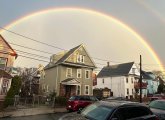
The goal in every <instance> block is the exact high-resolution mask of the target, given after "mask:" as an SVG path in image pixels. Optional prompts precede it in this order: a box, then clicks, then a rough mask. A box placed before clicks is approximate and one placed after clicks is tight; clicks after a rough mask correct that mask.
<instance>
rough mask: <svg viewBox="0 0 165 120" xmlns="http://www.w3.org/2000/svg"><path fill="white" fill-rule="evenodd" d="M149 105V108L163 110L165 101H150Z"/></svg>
mask: <svg viewBox="0 0 165 120" xmlns="http://www.w3.org/2000/svg"><path fill="white" fill-rule="evenodd" d="M149 106H150V108H156V109H161V110H165V101H152V102H151V103H150V104H149Z"/></svg>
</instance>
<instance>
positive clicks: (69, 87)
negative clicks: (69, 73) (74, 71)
mask: <svg viewBox="0 0 165 120" xmlns="http://www.w3.org/2000/svg"><path fill="white" fill-rule="evenodd" d="M70 96H71V85H66V86H65V97H66V98H69V97H70Z"/></svg>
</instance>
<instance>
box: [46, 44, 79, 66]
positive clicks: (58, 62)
mask: <svg viewBox="0 0 165 120" xmlns="http://www.w3.org/2000/svg"><path fill="white" fill-rule="evenodd" d="M81 45H82V44H81ZM81 45H78V46H76V47H74V48H72V49H70V50H69V51H68V52H66V53H65V54H64V55H63V56H62V57H61V58H60V59H59V60H57V62H55V63H53V64H50V63H49V64H48V65H47V66H46V67H45V69H48V68H51V67H54V66H56V65H58V64H60V63H62V62H64V61H65V60H66V59H67V58H68V57H69V56H70V55H71V54H72V53H73V52H74V51H75V50H77V49H78V48H79V47H80V46H81Z"/></svg>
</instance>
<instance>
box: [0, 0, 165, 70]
mask: <svg viewBox="0 0 165 120" xmlns="http://www.w3.org/2000/svg"><path fill="white" fill-rule="evenodd" d="M0 4H1V6H0V15H1V19H0V26H1V27H5V26H7V25H9V24H11V23H12V22H13V21H15V20H17V19H19V18H22V17H23V16H26V15H29V14H31V13H34V12H37V11H42V10H45V9H50V8H64V7H73V8H82V9H91V10H93V11H98V12H101V13H103V14H107V15H109V16H113V17H115V18H117V19H118V20H119V21H121V22H123V23H125V24H126V25H127V26H129V27H130V28H132V29H133V30H134V31H136V32H137V33H138V34H139V35H140V36H142V38H144V39H145V40H146V42H147V43H148V44H149V45H150V46H151V47H152V48H153V49H154V51H155V52H156V53H157V54H158V56H159V58H160V60H161V61H162V63H164V64H165V54H164V45H165V14H164V13H165V7H164V5H165V1H164V0H159V1H156V0H145V1H144V0H104V1H100V0H95V1H94V0H42V1H41V0H35V1H34V0H27V1H21V0H12V1H11V0H2V1H1V3H0ZM75 15H77V16H78V18H77V17H75ZM70 16H72V17H70ZM74 17H75V18H74ZM57 18H58V20H57ZM41 19H42V20H41ZM43 19H44V21H43ZM63 19H65V20H67V21H68V22H70V21H72V22H71V23H70V25H72V26H73V28H77V26H76V22H77V24H81V23H82V19H86V20H88V21H89V23H90V20H93V21H95V22H96V23H95V22H94V23H92V22H91V24H92V25H91V26H90V25H89V23H88V28H89V29H88V30H89V31H88V30H87V27H84V28H83V26H86V25H87V23H85V22H83V23H82V26H81V25H79V26H78V27H81V28H83V30H85V31H88V32H84V31H83V30H82V29H81V31H80V32H81V34H80V35H77V34H79V33H76V30H75V31H74V30H73V31H74V32H75V33H74V34H76V35H77V36H76V35H75V37H73V36H72V37H68V36H69V35H72V34H73V33H72V32H73V31H72V30H67V31H65V30H66V28H64V27H66V26H67V27H68V28H70V26H69V25H67V24H65V26H64V22H65V23H66V22H67V21H64V22H62V21H61V20H63ZM53 20H57V22H56V23H53ZM30 21H31V22H30ZM48 21H49V22H48ZM43 22H44V24H45V25H46V26H44V27H37V28H36V27H34V26H35V25H37V24H38V26H39V25H41V24H43ZM50 22H51V24H50ZM110 22H111V23H110ZM34 23H35V24H34ZM48 23H49V24H48ZM98 23H100V24H98ZM29 24H31V26H33V28H32V27H28V26H30V25H29ZM97 25H98V26H97ZM99 25H100V26H99ZM106 25H107V26H106ZM108 25H109V26H108ZM56 26H57V28H58V30H59V31H60V32H61V33H65V35H66V37H61V36H60V35H64V34H60V33H58V35H56V34H55V33H54V32H53V30H55V29H54V27H56ZM112 26H113V21H109V22H108V21H106V20H105V21H104V18H100V16H92V15H91V14H86V13H81V14H80V13H78V14H77V13H75V11H74V12H73V13H71V12H64V13H61V14H60V15H59V14H58V15H57V14H55V15H53V14H52V15H50V14H49V15H42V16H37V17H36V18H31V19H29V21H28V22H27V21H25V22H22V23H20V25H17V26H14V27H13V28H11V30H13V31H15V32H17V33H20V34H23V35H26V36H28V37H31V38H34V39H37V40H40V41H42V38H44V39H54V38H55V39H59V41H58V40H57V41H51V40H50V41H48V40H47V41H44V40H43V41H44V42H47V43H50V44H54V45H56V46H58V47H61V48H64V49H70V48H72V47H74V46H76V45H78V44H81V43H84V44H85V45H86V46H87V49H88V50H89V53H90V55H91V56H96V57H97V58H102V59H111V61H120V62H129V61H135V62H138V57H139V54H142V55H143V54H144V55H145V56H147V54H150V53H147V52H148V51H147V50H146V49H145V48H143V47H144V46H143V45H141V46H140V43H139V42H128V41H127V40H125V41H122V42H124V43H123V45H126V44H134V45H133V48H130V49H128V50H126V51H124V50H123V49H127V48H128V47H129V46H122V45H121V44H122V42H121V41H118V42H116V43H115V39H122V38H118V37H119V36H120V35H117V34H116V36H117V37H115V36H113V35H111V37H110V36H108V34H110V33H108V32H107V31H105V30H108V31H111V30H112V29H110V28H112ZM104 27H107V28H106V29H103V30H102V31H101V29H100V28H104ZM108 27H109V28H108ZM23 28H26V30H25V29H23ZM31 28H32V29H31ZM43 29H46V30H43ZM95 29H100V31H97V32H95ZM114 29H115V30H116V31H115V30H114ZM122 29H123V28H121V27H120V26H118V25H115V27H114V28H113V30H114V31H115V32H114V31H111V32H112V33H113V32H114V33H117V32H119V31H120V30H121V31H120V32H122ZM33 30H34V31H33ZM48 30H49V34H46V33H47V32H45V31H48ZM51 30H52V31H51ZM77 30H80V29H79V28H77ZM29 31H30V32H29ZM35 31H36V32H37V33H36V32H35ZM71 31H72V32H71ZM91 31H92V32H91ZM123 31H124V30H123ZM82 32H83V33H84V34H82ZM90 32H91V33H90ZM99 32H100V36H101V37H100V36H99V37H100V39H103V38H105V39H112V38H113V39H114V42H112V41H111V42H107V43H106V41H104V44H105V49H104V50H103V48H104V45H102V47H100V48H99V44H102V43H101V40H100V42H95V41H90V42H89V40H86V41H83V40H82V39H90V40H91V39H96V38H97V39H98V36H96V35H94V34H98V33H99ZM104 32H105V33H104ZM124 32H125V33H123V34H125V36H126V35H127V37H126V38H127V39H133V36H131V35H130V34H129V33H127V32H126V31H124ZM44 33H45V35H43V34H44ZM103 33H104V34H103ZM112 33H111V34H112ZM41 34H42V35H41ZM92 34H93V37H92ZM82 35H87V36H88V37H83V36H82ZM4 36H6V39H7V41H9V42H10V40H11V39H19V38H16V36H14V35H11V34H9V33H7V32H5V34H4ZM53 36H54V37H53ZM55 36H56V37H55ZM57 36H58V37H57ZM103 36H104V37H103ZM112 36H113V37H112ZM128 36H129V38H128ZM122 37H123V36H122ZM66 38H68V40H64V39H66ZM69 38H70V39H71V38H72V40H70V41H69ZM80 38H81V39H80ZM11 41H12V40H11ZM97 41H98V40H97ZM102 41H103V40H102ZM12 42H14V41H12ZM67 42H68V43H67ZM126 42H128V43H126ZM15 43H17V44H18V43H19V42H15ZM112 43H114V45H113V46H110V47H108V45H106V44H112ZM21 44H22V45H24V46H25V45H26V44H27V42H25V43H24V44H23V43H21ZM34 44H35V45H34ZM34 44H32V45H34V47H36V46H38V49H40V50H41V49H42V50H44V46H43V45H40V44H37V43H34ZM119 44H120V45H119ZM118 45H119V46H118ZM27 46H28V44H27ZM29 46H30V47H31V45H30V43H29ZM94 46H96V47H97V48H99V50H98V49H97V48H96V47H94ZM135 46H138V48H136V47H135ZM12 47H14V46H12ZM117 47H118V48H117ZM115 48H116V49H118V50H115ZM20 49H21V48H20ZM133 49H134V50H135V49H137V50H135V52H134V53H133V51H132V52H131V53H129V52H128V51H130V50H133ZM138 49H139V50H138ZM22 50H23V49H22ZM45 50H46V51H49V52H53V53H57V52H59V51H60V50H54V49H53V50H52V49H49V48H47V47H45ZM119 50H121V51H120V53H119ZM140 50H141V51H140ZM24 51H25V50H24ZM105 51H106V52H105ZM107 51H113V52H110V53H109V56H108V57H107V55H105V54H108V52H107ZM123 51H124V52H123ZM138 51H140V52H139V53H138ZM104 52H105V53H104ZM122 52H123V53H122ZM127 52H128V54H127ZM143 52H144V53H143ZM31 53H32V52H31ZM95 53H98V54H95ZM136 53H138V54H137V55H136V56H135V55H133V54H136ZM38 54H39V53H38ZM103 54H104V55H105V56H104V55H103ZM123 54H125V58H124V55H123ZM126 54H127V55H126ZM42 55H44V56H46V57H49V56H50V55H45V54H42ZM145 56H144V61H145V64H152V69H157V68H158V65H156V64H157V63H156V62H154V60H150V59H153V58H152V57H151V56H147V58H145ZM128 57H129V58H130V59H128ZM22 60H24V61H26V60H25V59H22ZM27 61H29V60H27ZM97 62H99V63H104V62H105V61H104V62H103V61H97ZM19 63H20V62H17V65H16V66H19V65H20V64H19ZM27 63H28V62H27ZM31 63H32V64H34V63H33V62H31ZM37 64H38V63H35V65H37ZM113 64H114V63H113ZM27 65H29V63H28V64H25V65H24V66H27ZM29 66H32V65H29ZM100 67H101V66H100ZM145 67H146V69H147V67H148V69H149V66H145Z"/></svg>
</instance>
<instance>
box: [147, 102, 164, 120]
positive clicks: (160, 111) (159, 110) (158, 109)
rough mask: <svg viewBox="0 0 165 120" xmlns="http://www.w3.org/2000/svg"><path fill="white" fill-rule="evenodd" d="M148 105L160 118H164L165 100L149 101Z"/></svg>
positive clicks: (162, 119)
mask: <svg viewBox="0 0 165 120" xmlns="http://www.w3.org/2000/svg"><path fill="white" fill-rule="evenodd" d="M149 107H150V109H151V111H152V112H153V113H154V114H156V115H157V116H158V117H159V119H160V120H165V100H154V101H152V102H150V104H149Z"/></svg>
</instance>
